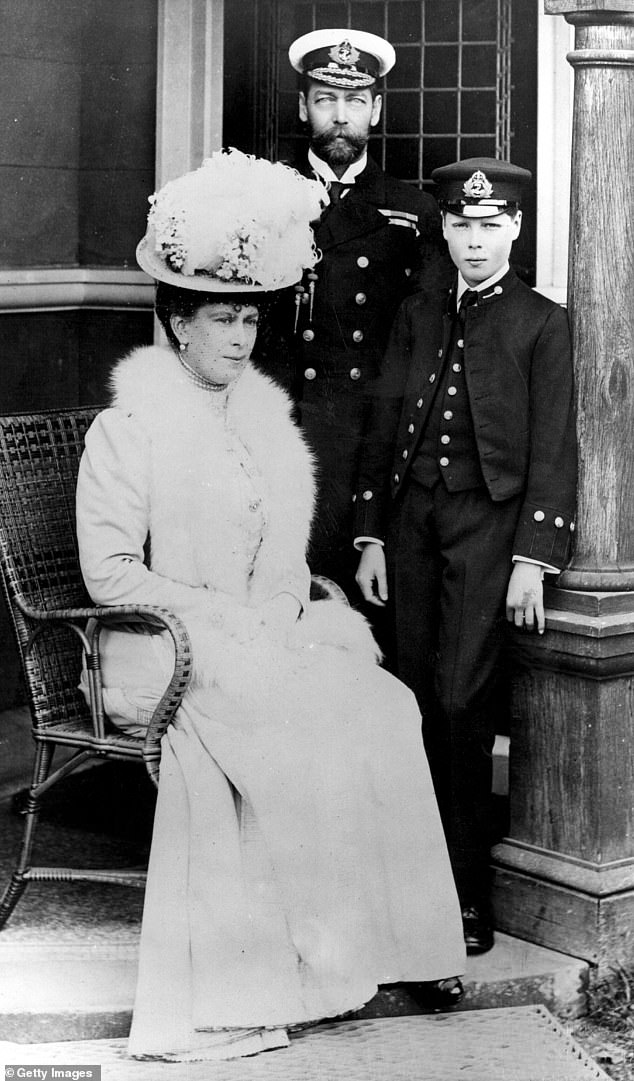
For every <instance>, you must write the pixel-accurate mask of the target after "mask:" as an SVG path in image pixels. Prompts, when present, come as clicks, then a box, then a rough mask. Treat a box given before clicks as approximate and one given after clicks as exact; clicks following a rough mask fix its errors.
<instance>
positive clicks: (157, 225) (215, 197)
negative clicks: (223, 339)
mask: <svg viewBox="0 0 634 1081" xmlns="http://www.w3.org/2000/svg"><path fill="white" fill-rule="evenodd" d="M149 201H150V204H151V209H150V212H149V214H148V226H147V232H146V234H145V236H144V237H143V239H142V240H141V242H140V243H139V245H138V247H137V250H136V257H137V262H138V264H139V266H140V267H141V268H142V269H143V270H145V271H146V273H147V274H150V275H151V277H153V278H155V279H156V280H157V281H162V282H167V283H168V284H169V285H175V286H177V287H178V288H180V289H197V290H200V291H204V292H216V291H217V292H223V293H231V292H239V293H245V292H271V291H274V290H277V289H284V288H286V287H287V286H289V285H294V284H295V283H296V282H298V281H300V279H301V277H302V274H303V272H304V270H310V269H311V268H312V267H313V266H315V264H316V263H317V261H318V259H319V253H318V251H317V249H316V247H315V242H314V238H313V232H312V229H311V227H310V223H311V221H315V220H317V219H318V218H319V215H320V213H321V211H322V208H323V207H324V206H325V205H327V203H328V201H329V198H328V193H327V191H326V188H325V186H324V185H323V184H322V183H321V181H316V180H308V179H306V177H303V176H301V174H300V173H298V172H297V171H296V170H295V169H291V168H290V167H289V166H287V165H283V164H282V163H281V162H277V163H273V162H270V161H266V160H265V159H263V158H256V157H253V156H252V155H249V154H243V153H241V151H239V150H234V149H230V150H227V151H218V152H216V153H215V154H213V155H212V156H211V157H210V158H207V159H206V160H205V161H204V162H203V164H202V165H201V166H200V168H199V169H195V170H194V171H193V172H190V173H185V175H184V176H180V177H178V178H177V179H175V180H170V181H169V182H168V183H167V184H165V186H164V187H162V188H161V189H160V191H158V192H155V194H154V195H152V196H150V200H149Z"/></svg>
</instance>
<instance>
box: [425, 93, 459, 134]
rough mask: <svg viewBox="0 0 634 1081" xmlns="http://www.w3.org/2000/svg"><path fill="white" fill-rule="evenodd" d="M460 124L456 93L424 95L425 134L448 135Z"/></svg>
mask: <svg viewBox="0 0 634 1081" xmlns="http://www.w3.org/2000/svg"><path fill="white" fill-rule="evenodd" d="M457 124H458V104H457V100H456V95H455V93H450V92H447V93H440V94H436V93H432V92H431V91H428V92H427V93H426V94H425V95H424V97H423V132H424V134H425V135H448V134H449V133H450V132H455V131H456V127H457Z"/></svg>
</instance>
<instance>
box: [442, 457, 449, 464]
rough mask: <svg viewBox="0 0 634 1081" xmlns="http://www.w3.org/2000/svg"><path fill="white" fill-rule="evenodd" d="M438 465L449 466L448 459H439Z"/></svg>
mask: <svg viewBox="0 0 634 1081" xmlns="http://www.w3.org/2000/svg"><path fill="white" fill-rule="evenodd" d="M440 464H441V465H443V466H444V465H449V459H448V458H441V459H440Z"/></svg>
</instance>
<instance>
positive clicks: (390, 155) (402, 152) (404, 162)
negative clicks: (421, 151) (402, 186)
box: [385, 138, 419, 180]
mask: <svg viewBox="0 0 634 1081" xmlns="http://www.w3.org/2000/svg"><path fill="white" fill-rule="evenodd" d="M418 146H419V143H418V139H390V138H387V139H386V140H385V168H386V171H387V172H388V173H390V174H391V175H392V176H398V177H400V178H401V180H418Z"/></svg>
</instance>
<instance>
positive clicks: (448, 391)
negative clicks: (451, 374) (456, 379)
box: [447, 387, 458, 398]
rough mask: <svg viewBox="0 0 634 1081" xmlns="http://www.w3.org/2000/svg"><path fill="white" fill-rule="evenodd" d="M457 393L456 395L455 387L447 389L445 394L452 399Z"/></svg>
mask: <svg viewBox="0 0 634 1081" xmlns="http://www.w3.org/2000/svg"><path fill="white" fill-rule="evenodd" d="M457 393H458V389H457V387H447V394H449V395H450V397H451V398H453V396H454V394H457Z"/></svg>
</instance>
